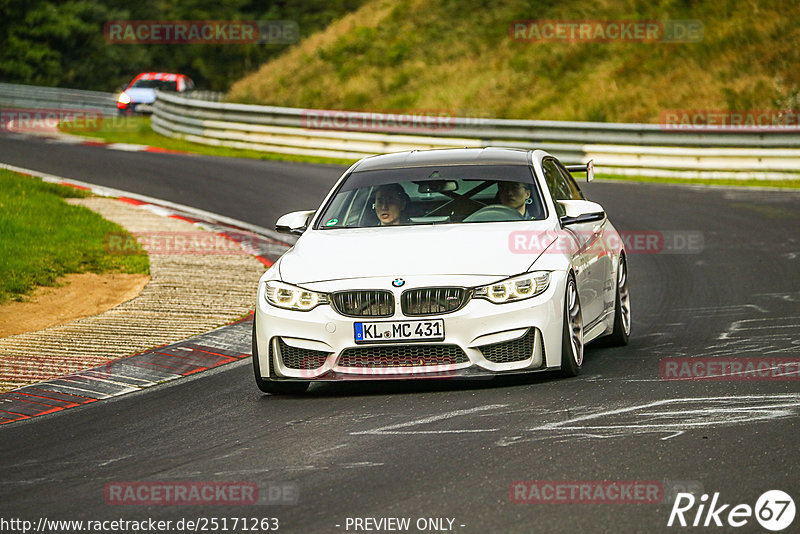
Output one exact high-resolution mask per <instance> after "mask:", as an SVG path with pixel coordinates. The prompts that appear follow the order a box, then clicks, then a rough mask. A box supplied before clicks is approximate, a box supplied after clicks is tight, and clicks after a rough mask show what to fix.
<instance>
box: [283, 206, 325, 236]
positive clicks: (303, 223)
mask: <svg viewBox="0 0 800 534" xmlns="http://www.w3.org/2000/svg"><path fill="white" fill-rule="evenodd" d="M314 213H316V211H315V210H310V211H293V212H292V213H287V214H286V215H282V216H281V217H279V218H278V221H277V222H276V223H275V230H276V231H278V232H280V233H282V234H294V235H301V234H302V233H303V232H305V231H306V228H308V223H309V221H311V218H312V217H314Z"/></svg>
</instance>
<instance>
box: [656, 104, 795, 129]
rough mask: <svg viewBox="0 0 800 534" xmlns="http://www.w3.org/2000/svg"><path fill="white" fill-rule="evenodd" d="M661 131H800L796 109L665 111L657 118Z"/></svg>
mask: <svg viewBox="0 0 800 534" xmlns="http://www.w3.org/2000/svg"><path fill="white" fill-rule="evenodd" d="M659 125H660V126H661V129H662V130H670V131H679V130H688V131H697V132H719V131H741V132H758V131H770V130H777V131H787V132H798V131H800V111H798V110H796V109H732V110H724V109H665V110H663V111H662V112H661V115H660V117H659Z"/></svg>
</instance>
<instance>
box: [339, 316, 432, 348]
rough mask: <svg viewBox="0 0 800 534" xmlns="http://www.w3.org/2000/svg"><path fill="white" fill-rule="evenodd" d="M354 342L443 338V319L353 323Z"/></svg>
mask: <svg viewBox="0 0 800 534" xmlns="http://www.w3.org/2000/svg"><path fill="white" fill-rule="evenodd" d="M353 329H354V330H355V341H356V343H375V342H378V341H418V340H428V341H430V340H442V339H444V320H442V319H433V320H430V321H380V322H369V323H354V324H353Z"/></svg>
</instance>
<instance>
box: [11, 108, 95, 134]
mask: <svg viewBox="0 0 800 534" xmlns="http://www.w3.org/2000/svg"><path fill="white" fill-rule="evenodd" d="M62 123H69V125H70V129H72V130H75V131H84V132H91V131H97V130H99V129H100V128H101V127H102V125H103V113H102V111H100V110H93V109H44V108H13V109H9V108H6V109H3V110H0V131H4V132H15V131H16V132H56V131H58V127H59V125H60V124H62Z"/></svg>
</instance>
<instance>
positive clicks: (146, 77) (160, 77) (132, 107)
mask: <svg viewBox="0 0 800 534" xmlns="http://www.w3.org/2000/svg"><path fill="white" fill-rule="evenodd" d="M156 89H158V90H161V91H175V92H178V93H182V92H184V91H191V90H193V89H194V82H193V81H192V79H191V78H189V77H188V76H186V75H184V74H172V73H169V72H143V73H141V74H139V75H138V76H136V77H135V78H134V79H133V81H131V83H130V84H128V86H127V87H126V88H125V89H124V90H123V91H122V93H121V94H120V95H119V98H117V110H118V111H119V113H120V114H121V115H130V114H131V113H152V112H153V102H155V100H156Z"/></svg>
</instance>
